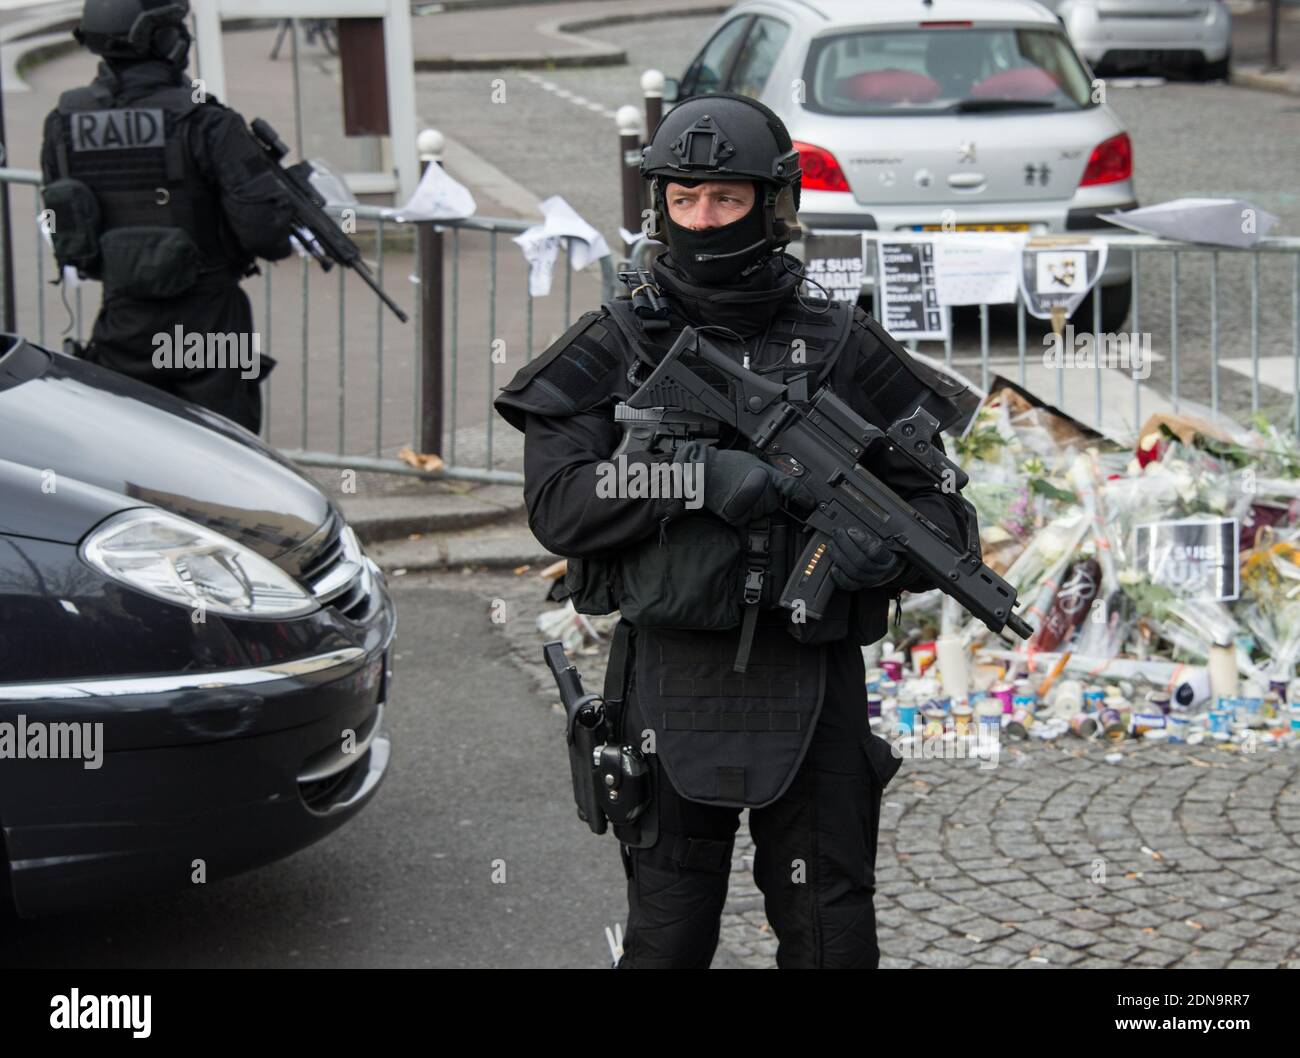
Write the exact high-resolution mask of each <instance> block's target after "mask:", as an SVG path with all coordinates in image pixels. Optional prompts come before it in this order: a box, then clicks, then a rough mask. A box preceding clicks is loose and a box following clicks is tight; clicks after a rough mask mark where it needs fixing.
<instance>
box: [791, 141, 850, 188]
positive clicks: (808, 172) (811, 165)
mask: <svg viewBox="0 0 1300 1058" xmlns="http://www.w3.org/2000/svg"><path fill="white" fill-rule="evenodd" d="M794 148H795V150H797V151H798V152H799V168H801V169H802V170H803V181H802V187H803V189H804V190H805V191H848V189H849V182H848V181H847V180H845V179H844V170H843V169H841V168H840V163H839V162H837V161H836V160H835V155H833V154H831V152H830V151H828V150H826V149H825V148H824V147H814V146H813V145H812V144H811V143H799V142H798V141H797V140H796V141H795V144H794Z"/></svg>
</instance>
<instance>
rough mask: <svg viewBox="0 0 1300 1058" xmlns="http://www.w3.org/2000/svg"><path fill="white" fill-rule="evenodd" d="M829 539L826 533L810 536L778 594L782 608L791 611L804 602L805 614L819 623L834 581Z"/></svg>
mask: <svg viewBox="0 0 1300 1058" xmlns="http://www.w3.org/2000/svg"><path fill="white" fill-rule="evenodd" d="M830 546H831V538H830V536H828V535H827V534H826V533H822V532H817V533H814V534H813V537H812V539H811V540H809V541H808V546H807V547H805V548H804V550H803V554H802V555H800V556H799V562H798V564H797V565H796V566H795V570H794V572H793V573H792V574H791V575H790V579H789V580H788V581H786V585H785V589H784V590H783V591H782V592H781V605H782V606H784V607H785V608H786V609H788V610H793V609H794V608H795V607H796V606H797V605H799V603H803V611H804V615H805V616H806V617H807V618H808V619H809V620H812V621H820V620H821V619H822V618H823V617H824V616H825V615H826V609H827V607H828V606H829V604H830V599H831V595H832V594H834V592H835V582H834V581H833V580H831V564H832V563H831V556H830V554H829V552H830Z"/></svg>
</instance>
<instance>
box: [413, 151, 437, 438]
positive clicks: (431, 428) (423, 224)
mask: <svg viewBox="0 0 1300 1058" xmlns="http://www.w3.org/2000/svg"><path fill="white" fill-rule="evenodd" d="M442 144H443V135H442V133H441V132H439V131H438V130H437V129H425V130H424V131H423V132H421V133H420V135H419V136H418V137H417V138H416V141H415V145H416V149H417V150H418V151H419V152H420V163H421V168H420V171H421V172H424V171H425V170H426V169H427V168H428V167H429V166H430V165H441V164H442ZM417 223H418V226H419V238H418V239H417V242H416V254H417V260H418V262H419V272H420V396H419V399H420V436H419V437H417V438H415V441H416V442H417V443H416V451H418V452H420V453H428V454H435V453H441V451H442V423H443V385H442V377H443V355H444V354H443V341H442V334H443V313H444V304H443V296H442V232H441V230H439V228H438V226H437V224H436V223H434V222H433V221H418V222H417Z"/></svg>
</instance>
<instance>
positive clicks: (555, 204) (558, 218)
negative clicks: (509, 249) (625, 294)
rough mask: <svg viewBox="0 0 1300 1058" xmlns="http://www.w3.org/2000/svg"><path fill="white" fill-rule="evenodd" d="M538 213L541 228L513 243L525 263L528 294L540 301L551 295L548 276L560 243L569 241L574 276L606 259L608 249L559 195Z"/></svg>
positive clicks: (534, 228)
mask: <svg viewBox="0 0 1300 1058" xmlns="http://www.w3.org/2000/svg"><path fill="white" fill-rule="evenodd" d="M537 208H538V209H540V210H541V211H542V215H543V216H544V217H545V218H546V222H545V223H544V224H535V225H533V226H532V227H531V228H529V229H528V230H527V231H526V232H524V233H523V234H522V235H516V236H515V238H514V242H515V243H517V244H518V246H519V248H520V249H522V250H523V252H524V259H525V260H527V261H528V265H529V271H528V293H529V294H530V295H531V296H532V297H535V298H540V297H544V296H545V295H547V294H549V293H550V292H551V276H552V273H553V272H554V270H555V258H556V257H557V256H558V255H559V252H560V243H561V242H563V241H564V240H565V239H566V238H571V239H572V242H571V243H570V249H569V257H570V259H571V260H572V261H573V270H574V271H575V272H576V271H578V270H580V269H583V268H586V267H587V265H589V264H591V262H592V261H599V260H600V259H601V258H602V257H608V256H609V246H608V244H607V243H606V242H605V237H604V236H603V235H601V234H600V232H598V231H597V230H596V229H595V228H593V227H592V226H591V225H590V224H588V223H587V222H586V221H585V220H583V219H582V218H581V217H580V216H578V214H577V213H576V212H574V209H573V207H572V206H570V205H569V204H568V203H567V202H565V201H564V199H563V198H561V197H560V196H559V195H552V196H551V197H550V198H547V199H543V200H542V201H541V202H539V203H538V206H537Z"/></svg>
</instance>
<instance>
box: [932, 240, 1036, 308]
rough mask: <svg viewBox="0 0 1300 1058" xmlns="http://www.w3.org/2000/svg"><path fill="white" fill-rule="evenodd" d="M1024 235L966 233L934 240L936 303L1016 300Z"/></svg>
mask: <svg viewBox="0 0 1300 1058" xmlns="http://www.w3.org/2000/svg"><path fill="white" fill-rule="evenodd" d="M1024 245H1025V236H1024V235H1020V234H1015V233H1011V234H1002V233H996V234H990V233H987V232H970V233H966V234H960V233H959V234H945V235H941V236H940V237H939V238H937V239H935V243H934V272H935V290H936V291H937V293H938V296H939V304H940V305H1005V304H1007V303H1009V302H1013V301H1015V300H1016V291H1017V289H1018V288H1019V285H1020V251H1021V249H1022V248H1023V247H1024Z"/></svg>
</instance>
